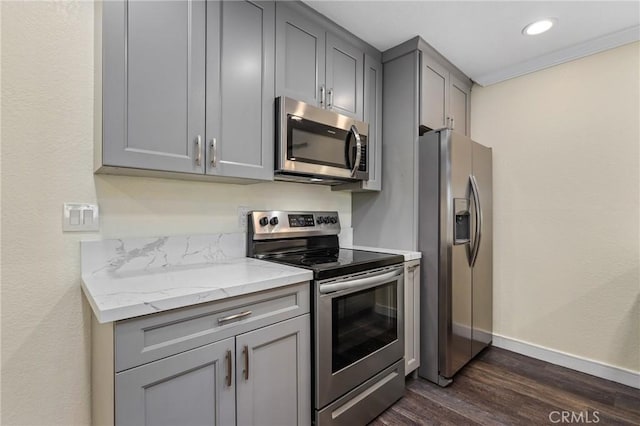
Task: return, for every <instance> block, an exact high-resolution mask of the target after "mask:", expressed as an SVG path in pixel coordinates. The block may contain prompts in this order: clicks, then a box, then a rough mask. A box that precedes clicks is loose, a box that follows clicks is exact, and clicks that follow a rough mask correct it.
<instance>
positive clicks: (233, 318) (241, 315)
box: [218, 311, 252, 325]
mask: <svg viewBox="0 0 640 426" xmlns="http://www.w3.org/2000/svg"><path fill="white" fill-rule="evenodd" d="M251 313H252V312H251V311H244V312H240V313H239V314H235V315H229V316H228V317H224V318H218V324H219V325H222V324H224V323H227V322H229V321H236V320H239V319H242V318H244V317H248V316H249V315H251Z"/></svg>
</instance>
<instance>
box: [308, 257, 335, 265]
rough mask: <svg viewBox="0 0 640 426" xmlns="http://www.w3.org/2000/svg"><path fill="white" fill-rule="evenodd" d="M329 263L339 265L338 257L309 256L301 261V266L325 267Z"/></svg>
mask: <svg viewBox="0 0 640 426" xmlns="http://www.w3.org/2000/svg"><path fill="white" fill-rule="evenodd" d="M328 263H338V258H337V257H326V256H318V257H316V256H308V257H304V258H302V260H300V264H301V265H307V266H314V265H325V264H328Z"/></svg>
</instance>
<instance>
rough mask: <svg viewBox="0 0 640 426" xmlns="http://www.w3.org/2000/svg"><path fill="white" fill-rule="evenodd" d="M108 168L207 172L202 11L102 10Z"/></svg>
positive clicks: (145, 5) (153, 6) (133, 5)
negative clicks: (205, 165) (205, 157)
mask: <svg viewBox="0 0 640 426" xmlns="http://www.w3.org/2000/svg"><path fill="white" fill-rule="evenodd" d="M102 28H103V52H102V53H103V57H102V61H103V64H102V65H103V69H102V72H103V75H102V80H103V87H102V96H103V99H102V100H103V111H102V112H103V117H102V118H103V141H102V142H103V153H102V154H103V155H102V162H103V164H104V165H107V166H118V167H133V168H140V169H152V170H164V171H175V172H186V173H203V172H204V168H203V163H204V162H203V157H202V153H203V150H204V130H205V128H204V127H205V126H204V119H205V117H204V107H205V102H204V90H205V4H204V2H202V1H193V0H188V1H178V0H176V1H134V0H131V1H106V2H104V3H103V27H102Z"/></svg>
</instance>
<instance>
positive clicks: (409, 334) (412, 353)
mask: <svg viewBox="0 0 640 426" xmlns="http://www.w3.org/2000/svg"><path fill="white" fill-rule="evenodd" d="M404 280H405V286H404V309H405V317H404V320H405V323H404V349H405V350H404V374H405V375H408V374H409V373H411V372H412V371H414V370H415V369H416V368H418V367H419V366H420V261H419V260H415V261H411V262H406V263H405V275H404Z"/></svg>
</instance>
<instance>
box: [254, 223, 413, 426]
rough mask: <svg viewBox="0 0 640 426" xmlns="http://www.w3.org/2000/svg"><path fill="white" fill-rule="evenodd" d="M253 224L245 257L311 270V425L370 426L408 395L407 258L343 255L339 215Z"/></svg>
mask: <svg viewBox="0 0 640 426" xmlns="http://www.w3.org/2000/svg"><path fill="white" fill-rule="evenodd" d="M248 223H249V230H248V237H247V255H248V256H250V257H257V258H260V259H264V260H268V261H272V262H279V263H284V264H287V265H291V266H296V267H300V268H306V269H310V270H312V271H313V276H314V280H313V281H312V282H311V285H312V291H311V294H312V299H313V300H312V306H313V315H312V321H313V324H312V330H313V333H312V334H313V337H312V348H313V350H312V354H311V357H312V360H311V361H312V365H313V366H314V371H313V374H312V378H313V388H312V398H313V401H312V405H313V406H314V412H313V413H312V420H313V422H314V423H315V424H316V425H329V424H330V425H354V424H366V423H367V422H369V421H370V420H372V419H373V418H375V417H376V416H377V415H379V414H380V413H381V412H382V411H384V410H385V409H386V408H387V407H389V406H390V405H391V404H393V403H394V402H395V401H396V400H398V399H399V398H400V397H402V395H403V394H404V361H403V355H404V325H403V322H404V318H403V292H404V272H403V271H404V269H403V262H404V258H403V256H399V255H391V254H384V253H377V252H371V251H362V250H349V249H341V248H340V247H339V244H338V234H339V233H340V221H339V218H338V213H337V212H285V211H254V212H251V213H250V214H249V221H248Z"/></svg>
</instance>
